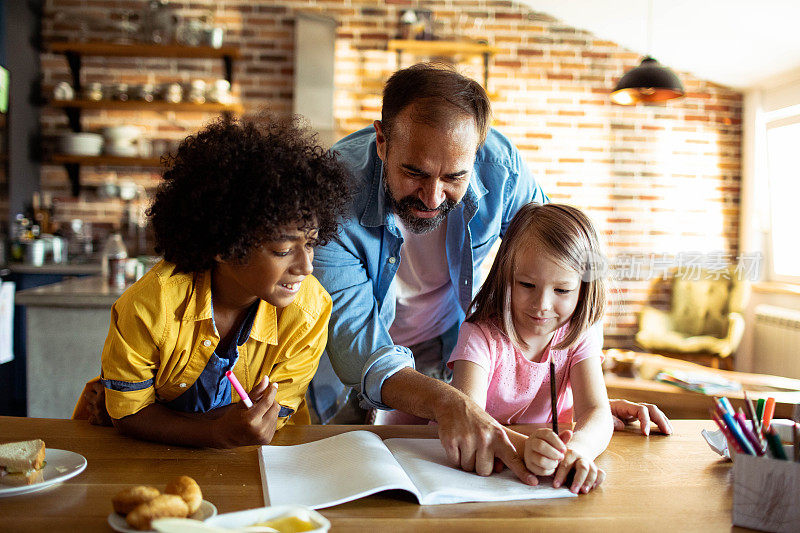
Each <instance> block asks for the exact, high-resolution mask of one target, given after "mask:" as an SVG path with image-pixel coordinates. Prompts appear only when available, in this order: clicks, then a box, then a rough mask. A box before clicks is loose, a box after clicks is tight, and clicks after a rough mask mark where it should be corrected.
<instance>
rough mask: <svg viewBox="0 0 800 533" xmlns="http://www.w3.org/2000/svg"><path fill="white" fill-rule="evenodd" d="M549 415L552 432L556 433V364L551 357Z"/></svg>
mask: <svg viewBox="0 0 800 533" xmlns="http://www.w3.org/2000/svg"><path fill="white" fill-rule="evenodd" d="M551 357H552V356H551ZM550 415H551V416H552V417H553V433H555V434H556V435H558V409H556V364H555V363H554V362H553V359H552V358H551V359H550Z"/></svg>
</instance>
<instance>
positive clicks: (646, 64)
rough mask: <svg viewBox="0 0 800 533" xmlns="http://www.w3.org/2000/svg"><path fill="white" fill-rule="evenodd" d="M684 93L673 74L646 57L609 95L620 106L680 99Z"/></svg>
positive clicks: (623, 77) (681, 85)
mask: <svg viewBox="0 0 800 533" xmlns="http://www.w3.org/2000/svg"><path fill="white" fill-rule="evenodd" d="M685 92H686V91H685V90H684V88H683V84H681V80H679V79H678V76H676V75H675V73H674V72H672V71H671V70H670V69H668V68H667V67H663V66H661V65H660V64H659V63H658V61H656V60H655V59H653V58H652V57H650V56H647V57H645V58H644V59H642V63H641V64H640V65H639V66H638V67H636V68H634V69H632V70H630V71H628V72H627V73H626V74H625V75H624V76H622V78H620V80H619V83H617V86H616V87H615V88H614V92H612V93H611V101H612V102H614V103H615V104H620V105H634V104H638V103H639V102H646V103H649V102H665V101H667V100H672V99H673V98H680V97H681V96H683V95H684V94H685Z"/></svg>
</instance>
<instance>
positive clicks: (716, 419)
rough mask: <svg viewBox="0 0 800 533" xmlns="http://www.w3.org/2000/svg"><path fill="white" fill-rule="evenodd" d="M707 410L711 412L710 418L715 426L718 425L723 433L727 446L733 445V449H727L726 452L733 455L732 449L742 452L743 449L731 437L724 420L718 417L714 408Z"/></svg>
mask: <svg viewBox="0 0 800 533" xmlns="http://www.w3.org/2000/svg"><path fill="white" fill-rule="evenodd" d="M708 412H709V413H711V420H713V421H714V423H715V424H717V427H719V430H720V431H721V432H722V434H723V435H725V439H726V440H727V441H728V443H729V446H733V447H734V449H733V450H728V453H729V454H730V455H733V452H734V451H736V452H738V453H744V450H742V447H741V446H739V443H738V442H737V440H736V439H735V438H734V437H733V435H732V434H731V431H730V430H729V429H728V426H726V425H725V422H723V421H722V420H721V419H720V417H719V415H718V414H717V412H716V411H715V410H713V409H709V410H708Z"/></svg>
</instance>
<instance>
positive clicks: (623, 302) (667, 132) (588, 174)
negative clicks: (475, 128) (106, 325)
mask: <svg viewBox="0 0 800 533" xmlns="http://www.w3.org/2000/svg"><path fill="white" fill-rule="evenodd" d="M144 4H145V2H143V1H133V0H46V2H45V18H44V20H43V34H44V37H45V39H46V40H51V39H59V40H63V39H75V38H78V37H79V36H81V35H84V36H86V37H88V38H89V39H91V40H94V39H113V38H115V37H116V36H117V35H118V33H115V32H114V31H108V30H102V29H94V28H91V27H90V28H87V27H86V25H83V26H81V24H79V19H80V17H83V16H86V15H89V16H94V17H98V18H106V19H108V18H109V17H110V18H111V19H112V20H120V19H121V18H123V17H124V13H125V11H130V10H139V9H141V8H142V7H143V6H144ZM170 4H171V5H172V6H173V7H175V8H176V10H177V13H178V14H179V15H180V16H181V17H185V16H193V15H200V14H203V13H204V12H207V11H209V10H210V11H212V12H213V14H214V16H215V18H216V21H217V23H220V24H222V25H224V26H225V27H226V31H227V33H226V40H227V42H228V43H231V44H237V45H239V46H241V49H242V52H243V58H242V59H241V60H240V61H239V62H238V63H237V64H236V65H235V69H234V78H235V83H234V91H235V93H236V94H237V95H239V96H240V97H241V100H242V102H243V103H244V104H245V106H246V108H247V109H250V110H252V109H255V108H257V107H259V106H261V105H269V106H270V107H271V108H272V109H273V110H274V111H276V112H278V113H282V114H283V113H288V112H290V110H291V103H292V88H291V87H292V72H293V67H292V63H293V16H294V15H295V14H296V13H298V12H300V11H304V12H312V13H320V14H325V15H327V16H330V17H332V18H334V19H336V21H337V22H338V29H337V44H336V65H335V81H336V93H335V107H334V113H335V120H336V127H337V130H338V133H339V134H340V135H344V134H346V133H349V132H351V131H353V130H355V129H358V128H361V127H363V126H366V125H369V124H370V123H371V122H372V121H373V120H374V119H375V118H377V117H378V116H379V111H380V91H381V87H382V84H383V81H384V80H385V79H386V78H387V77H388V76H389V75H390V74H391V73H392V72H393V71H394V70H395V68H396V66H397V56H396V54H395V53H394V52H389V51H387V50H386V42H387V40H388V39H390V38H393V37H395V35H396V34H397V31H398V19H399V14H400V12H401V11H402V10H403V9H407V8H409V7H415V6H418V5H421V6H422V7H425V8H429V9H431V10H433V12H434V15H435V18H436V20H437V25H436V29H437V32H438V33H439V34H440V35H441V36H442V37H444V38H448V37H454V38H459V39H468V40H479V39H483V40H486V41H488V42H489V43H490V44H492V45H494V46H497V47H499V48H500V53H498V54H497V55H495V56H494V57H493V58H492V60H491V63H490V69H491V70H490V72H491V74H490V76H491V77H490V80H489V87H488V90H489V92H490V94H492V96H493V104H494V113H495V126H496V127H497V128H498V129H500V130H501V131H502V132H504V133H505V134H506V135H508V136H509V137H510V138H511V139H512V140H513V141H514V142H515V143H516V144H517V146H518V147H519V148H520V149H521V151H522V153H523V155H524V157H525V159H526V160H527V162H528V164H529V165H530V167H531V169H532V170H533V171H534V173H535V175H536V176H537V177H538V179H539V180H540V181H541V183H542V185H543V186H544V188H545V190H546V191H547V192H548V194H549V195H550V197H551V199H553V200H555V201H563V202H569V203H572V204H575V205H577V206H579V207H581V208H583V209H585V210H586V211H587V212H588V213H589V214H590V216H591V217H592V218H593V220H594V221H595V223H596V225H597V226H598V229H599V230H600V231H601V232H602V233H603V235H604V236H605V238H606V241H607V244H608V252H609V255H610V257H611V259H612V261H613V262H615V263H616V264H617V265H618V266H620V267H621V270H619V269H618V270H617V271H616V273H615V278H616V279H615V283H614V288H615V290H614V294H613V296H612V305H611V307H610V311H609V313H608V314H607V317H606V333H607V342H606V344H607V345H609V346H612V345H613V346H625V345H630V344H631V342H632V336H633V333H634V332H635V326H636V316H637V313H638V310H639V309H640V308H641V305H642V303H643V302H645V301H646V300H647V299H648V295H649V292H650V285H651V283H653V281H652V279H653V278H655V277H657V276H654V275H653V272H655V271H657V270H658V267H660V266H661V267H663V266H664V265H668V264H669V265H671V264H675V263H676V262H685V261H688V260H691V258H692V257H695V258H696V257H697V254H704V255H703V257H705V258H709V257H712V256H713V257H716V258H717V259H720V258H722V259H735V256H736V254H737V251H738V216H739V185H740V167H741V161H740V158H741V150H740V145H741V115H742V95H741V93H739V92H737V91H733V90H731V89H728V88H725V87H721V86H718V85H715V84H713V83H710V82H707V81H704V80H701V79H697V78H695V77H693V76H691V75H690V74H688V73H684V72H680V73H679V75H680V77H681V79H682V80H683V83H684V85H685V86H686V89H687V93H688V94H687V97H686V98H685V99H683V100H681V101H678V102H674V103H668V104H665V105H659V106H651V107H643V106H638V107H631V108H629V107H620V106H616V105H612V104H611V103H610V102H609V100H608V93H609V90H610V88H611V87H613V86H614V84H615V82H616V81H617V80H618V79H619V77H620V76H621V75H622V74H623V73H624V72H625V71H627V70H628V69H630V68H632V67H634V66H636V65H637V64H638V62H639V60H640V56H639V55H638V54H636V53H633V52H630V51H628V50H626V49H624V48H621V47H620V46H618V45H616V44H615V43H613V42H609V41H605V40H602V39H599V38H597V37H595V36H593V35H592V34H590V33H588V32H585V31H582V30H580V29H576V28H572V27H569V26H566V25H564V24H562V23H561V22H559V21H557V20H555V19H553V18H551V17H549V16H547V15H544V14H540V13H536V12H533V11H531V10H530V8H529V7H527V6H524V5H521V4H519V3H518V2H511V1H502V0H442V1H437V2H419V3H416V2H412V1H410V0H386V1H384V2H375V1H361V0H295V1H292V0H287V1H275V2H267V1H232V0H231V1H228V0H216V1H207V0H192V1H191V2H189V1H178V0H172V1H171V2H170ZM422 59H424V58H412V57H409V56H408V55H405V56H404V57H403V65H404V66H405V65H408V64H411V63H412V62H414V61H416V60H422ZM460 68H461V69H462V71H463V72H465V73H467V74H469V75H471V76H473V77H475V78H476V79H482V65H481V61H480V60H479V59H476V60H474V61H466V62H465V63H463V64H461V65H460ZM42 70H43V72H44V80H43V87H44V90H45V91H47V90H48V89H49V88H51V87H52V86H53V85H54V84H55V83H56V82H58V81H62V80H63V81H68V80H69V74H68V70H67V68H66V62H65V61H64V59H63V57H59V56H57V55H53V54H48V53H44V54H42ZM221 75H222V73H221V65H219V64H218V62H216V61H212V60H191V61H189V60H163V59H137V58H132V59H113V60H111V59H102V58H92V59H87V60H86V61H85V69H84V81H85V82H87V81H103V82H108V83H111V82H113V81H126V82H129V83H142V82H145V81H158V82H162V81H171V80H176V81H189V80H191V79H194V78H202V79H206V80H210V79H213V78H216V77H221ZM85 115H86V118H85V122H84V124H85V125H86V126H87V129H91V128H93V127H100V126H104V125H109V124H119V123H134V124H137V125H141V126H144V127H146V128H147V129H148V131H149V134H150V135H152V136H153V137H161V138H170V139H178V138H180V137H181V136H183V135H185V134H186V133H187V132H190V131H194V130H196V129H198V128H199V127H201V126H202V124H203V123H204V121H206V120H209V119H210V118H212V117H210V116H202V115H195V114H187V113H168V114H158V113H120V112H115V113H110V112H95V113H85ZM65 127H66V119H65V117H64V116H63V113H60V112H56V110H45V112H43V114H42V129H43V131H44V132H45V133H52V132H53V131H57V130H59V129H64V128H65ZM109 172H116V174H117V175H118V177H117V179H122V178H129V179H133V180H136V181H137V182H139V183H141V184H142V185H145V186H152V185H153V184H154V183H156V182H157V179H158V173H157V172H152V171H150V172H148V171H133V170H125V169H111V170H109V169H99V170H98V171H97V172H93V171H92V170H91V169H86V170H84V179H85V181H89V182H91V181H95V182H98V181H99V182H102V181H104V180H106V179H113V174H108V173H109ZM42 185H43V187H44V188H45V189H47V190H51V191H53V192H54V193H56V194H62V195H63V194H65V193H66V191H67V190H68V187H67V182H66V177H65V174H64V172H63V170H61V169H59V168H57V167H45V168H44V169H43V171H42ZM62 205H64V206H65V207H66V206H67V205H68V208H67V209H66V210H65V212H67V211H68V212H69V216H70V217H71V216H74V215H75V214H76V213H79V212H81V210H85V211H86V213H87V218H91V217H96V218H97V219H98V220H111V219H113V218H114V217H115V216H118V215H119V213H120V212H121V208H120V207H119V205H114V204H105V203H100V204H97V203H96V202H93V201H92V199H91V197H90V196H87V197H86V198H85V199H84V200H83V201H81V202H75V201H72V202H69V203H68V204H67V203H64V204H62ZM690 253H691V254H690ZM659 294H661V295H662V296H661V299H662V300H663V298H664V295H663V293H659Z"/></svg>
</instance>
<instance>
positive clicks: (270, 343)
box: [75, 115, 350, 447]
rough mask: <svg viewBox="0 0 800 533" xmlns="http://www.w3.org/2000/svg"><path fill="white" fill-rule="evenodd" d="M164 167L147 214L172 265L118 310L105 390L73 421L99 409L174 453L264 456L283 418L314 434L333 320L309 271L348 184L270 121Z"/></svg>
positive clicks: (128, 294) (202, 137)
mask: <svg viewBox="0 0 800 533" xmlns="http://www.w3.org/2000/svg"><path fill="white" fill-rule="evenodd" d="M168 167H169V168H168V170H166V171H165V173H164V182H163V183H162V184H161V186H160V187H159V188H158V191H157V193H156V196H155V200H154V201H153V204H152V205H151V207H150V209H149V210H148V215H149V217H150V220H151V222H152V225H153V229H154V232H155V237H156V251H157V252H159V253H162V254H163V255H164V260H163V261H161V262H160V263H159V264H157V265H156V266H154V267H153V268H152V269H151V270H150V271H149V272H148V273H147V274H146V275H145V276H144V277H143V278H142V279H140V280H139V281H137V282H136V283H135V284H134V285H133V286H131V287H130V288H129V289H128V290H127V291H125V293H124V294H123V295H122V296H121V297H120V298H119V300H117V302H116V303H115V304H114V306H113V308H112V310H111V326H110V329H109V333H108V337H107V339H106V342H105V346H104V347H103V353H102V357H101V359H102V375H101V376H100V383H102V387H100V386H99V384H97V383H95V385H94V390H93V388H92V383H91V382H90V383H89V384H87V388H86V391H85V392H84V394H83V396H82V398H81V401H79V405H78V406H77V407H76V414H75V416H76V417H85V416H86V415H87V414H89V413H90V412H91V414H92V415H93V417H92V418H95V419H97V418H102V415H104V414H105V413H104V412H103V411H104V409H103V407H105V408H106V409H105V410H107V412H108V415H110V417H111V420H112V423H113V425H114V426H115V427H116V428H117V429H118V430H119V431H120V432H122V433H124V434H127V435H130V436H134V437H138V438H142V439H147V440H153V441H159V442H166V443H172V444H185V445H194V446H213V447H230V446H239V445H250V444H266V443H268V442H269V441H270V440H271V439H272V436H273V434H274V432H275V431H276V429H279V428H280V427H282V426H283V425H284V424H285V423H286V422H287V420H289V418H291V421H292V423H308V422H309V416H308V410H307V408H306V405H305V402H304V396H305V392H306V389H307V387H308V384H309V382H310V381H311V378H312V377H313V376H314V373H315V372H316V369H317V366H318V363H319V357H320V355H321V354H322V351H323V349H324V347H325V341H326V339H327V329H328V318H329V317H330V312H331V299H330V296H329V295H328V294H327V293H326V292H325V290H324V289H323V288H322V286H321V285H320V284H319V282H318V281H317V280H316V279H315V278H314V277H313V276H311V272H312V266H311V261H312V259H313V256H314V245H316V244H317V243H320V242H323V243H324V242H326V241H327V240H328V239H330V238H331V237H332V236H333V235H334V234H335V233H336V231H337V224H338V219H339V216H340V215H341V213H342V210H343V208H344V206H346V205H347V202H348V201H349V198H350V192H349V191H350V187H349V183H348V174H347V172H346V170H344V168H343V167H342V166H341V165H340V164H339V163H338V161H337V160H336V159H335V156H334V155H333V154H331V153H329V152H326V151H325V150H323V149H322V148H321V147H319V146H318V145H317V144H316V143H315V140H314V138H313V136H312V135H310V134H309V133H308V132H307V131H305V130H304V129H302V128H300V127H298V126H297V124H296V123H295V122H294V121H276V120H273V119H271V118H270V117H268V116H267V115H262V116H260V117H256V118H250V119H245V120H242V121H240V122H236V121H231V120H219V121H217V122H215V123H213V124H211V125H209V126H207V127H206V128H205V129H204V130H202V131H201V132H199V133H197V134H196V135H192V136H189V137H188V138H186V139H185V140H184V141H183V142H182V143H181V145H180V147H179V148H178V150H177V152H176V153H175V154H174V156H172V157H171V159H170V161H169V165H168ZM228 370H232V371H233V374H234V375H235V376H236V377H237V378H238V380H239V382H241V384H242V386H243V387H244V390H245V391H248V394H249V396H251V397H252V399H253V402H254V405H253V407H252V408H249V409H248V408H246V407H245V406H244V404H243V403H242V402H238V400H239V396H238V395H237V393H236V391H235V390H232V388H231V384H230V382H229V381H228V379H227V378H226V377H225V372H226V371H228ZM98 389H99V391H98ZM97 392H99V393H100V395H102V394H104V395H105V402H104V405H103V402H102V399H101V398H100V395H98V396H97V397H95V398H94V399H93V398H92V395H93V394H97Z"/></svg>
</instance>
